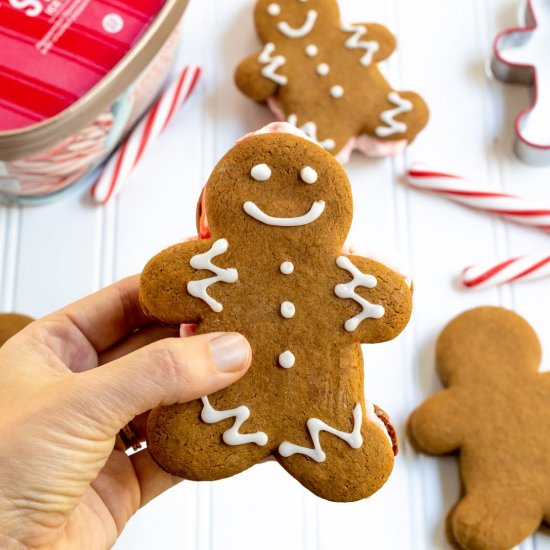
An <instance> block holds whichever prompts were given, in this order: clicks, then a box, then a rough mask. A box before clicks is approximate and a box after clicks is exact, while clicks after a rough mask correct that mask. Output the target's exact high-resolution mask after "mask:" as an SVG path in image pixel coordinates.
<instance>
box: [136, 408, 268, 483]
mask: <svg viewBox="0 0 550 550" xmlns="http://www.w3.org/2000/svg"><path fill="white" fill-rule="evenodd" d="M210 401H212V399H210ZM210 401H209V400H206V401H205V402H203V401H201V400H197V401H193V402H191V403H185V404H180V405H172V406H170V407H160V408H158V409H155V410H153V411H152V412H151V414H150V416H149V421H148V424H147V444H148V448H149V452H150V453H151V455H152V456H153V458H154V459H155V461H156V462H157V463H158V464H159V465H160V466H161V467H162V468H163V469H164V470H166V471H167V472H169V473H170V474H172V475H176V476H179V477H182V478H184V479H190V480H193V481H213V480H216V479H223V478H227V477H230V476H232V475H235V474H237V473H239V472H242V471H244V470H246V469H248V468H250V467H251V466H253V465H254V464H256V463H258V462H260V461H261V460H263V459H265V458H267V457H268V456H269V454H270V446H269V437H268V435H267V434H265V433H263V432H260V431H257V430H256V428H255V425H254V422H253V417H252V418H251V416H250V415H251V412H250V410H249V409H248V408H247V407H244V406H238V407H235V408H233V409H231V408H229V407H224V406H221V403H220V404H219V405H218V404H217V405H216V406H217V408H214V407H213V406H212V404H211V403H210ZM216 403H219V399H218V400H216Z"/></svg>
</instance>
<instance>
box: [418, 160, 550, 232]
mask: <svg viewBox="0 0 550 550" xmlns="http://www.w3.org/2000/svg"><path fill="white" fill-rule="evenodd" d="M407 180H408V182H409V184H410V185H411V186H412V187H415V188H417V189H422V190H424V191H431V192H433V193H437V194H439V195H441V196H443V197H445V198H447V199H450V200H452V201H454V202H458V203H460V204H462V205H464V206H467V207H469V208H472V209H474V210H478V211H483V212H487V213H489V214H494V215H497V216H500V217H502V218H505V219H507V220H510V221H513V222H515V223H519V224H522V225H527V226H530V227H535V228H538V229H544V230H547V229H550V206H541V205H539V204H536V203H534V202H532V201H530V200H527V199H524V198H522V197H518V196H515V195H509V194H507V193H499V192H495V191H490V190H487V188H486V187H483V186H479V185H476V184H475V183H472V182H470V181H468V180H466V179H465V178H463V177H461V176H457V175H456V174H450V173H446V172H441V171H437V170H431V169H427V168H426V167H424V166H423V165H417V164H413V165H412V166H411V167H410V168H409V170H408V171H407Z"/></svg>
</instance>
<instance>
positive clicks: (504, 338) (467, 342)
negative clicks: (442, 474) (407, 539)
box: [409, 307, 550, 550]
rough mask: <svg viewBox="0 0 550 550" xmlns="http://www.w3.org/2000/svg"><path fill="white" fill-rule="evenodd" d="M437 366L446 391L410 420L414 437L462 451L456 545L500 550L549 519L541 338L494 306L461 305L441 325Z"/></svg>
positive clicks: (546, 382) (546, 386)
mask: <svg viewBox="0 0 550 550" xmlns="http://www.w3.org/2000/svg"><path fill="white" fill-rule="evenodd" d="M436 358H437V369H438V372H439V375H440V377H441V380H442V382H443V384H444V386H445V387H446V388H447V389H446V390H444V391H442V392H440V393H438V394H436V395H434V396H433V397H431V398H430V399H428V400H427V401H426V402H425V403H424V404H423V405H422V406H421V407H419V408H418V409H417V410H416V411H415V412H414V413H413V415H412V416H411V418H410V421H409V433H410V436H411V439H412V441H413V443H414V444H415V445H416V446H417V447H418V448H419V449H420V450H422V451H425V452H427V453H430V454H435V455H441V454H446V453H451V452H453V451H459V452H460V471H461V478H462V482H463V486H464V497H463V498H462V499H461V500H460V502H459V503H458V504H457V505H456V506H455V508H454V509H453V510H452V512H451V514H450V515H449V520H448V534H449V538H450V540H451V542H452V543H454V544H455V545H457V546H458V547H460V548H464V549H471V550H505V549H509V548H512V547H514V546H515V545H516V544H519V543H520V542H521V541H522V540H523V539H525V538H527V537H528V536H529V535H531V534H532V533H533V532H534V531H535V530H536V529H537V528H538V527H539V526H540V524H541V522H542V521H546V522H548V521H549V520H550V494H549V492H548V487H549V483H550V439H549V438H548V433H549V432H550V374H549V373H541V372H538V366H539V362H540V358H541V349H540V343H539V340H538V338H537V336H536V334H535V332H534V331H533V329H532V328H531V327H530V326H529V325H528V324H527V322H526V321H525V320H523V319H522V318H521V317H519V316H518V315H517V314H515V313H513V312H512V311H508V310H506V309H502V308H498V307H481V308H477V309H474V310H471V311H468V312H466V313H463V314H462V315H460V316H459V317H457V318H456V319H454V320H453V321H452V322H451V323H450V324H449V325H448V326H447V327H446V328H445V330H444V331H443V332H442V334H441V336H440V337H439V340H438V342H437V349H436Z"/></svg>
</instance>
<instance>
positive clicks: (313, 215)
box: [243, 201, 325, 227]
mask: <svg viewBox="0 0 550 550" xmlns="http://www.w3.org/2000/svg"><path fill="white" fill-rule="evenodd" d="M243 208H244V211H245V212H246V213H247V214H248V215H249V216H250V217H251V218H254V219H255V220H257V221H259V222H261V223H265V224H266V225H275V226H278V227H300V226H302V225H308V224H310V223H313V222H314V221H315V220H317V219H318V218H319V217H320V216H321V214H322V213H323V212H324V211H325V201H316V202H314V203H313V204H312V205H311V208H310V210H309V212H308V213H307V214H304V215H303V216H298V217H295V218H276V217H273V216H270V215H269V214H266V213H265V212H263V211H262V210H261V208H260V207H259V206H257V205H256V204H255V203H253V202H252V201H247V202H245V203H244V206H243Z"/></svg>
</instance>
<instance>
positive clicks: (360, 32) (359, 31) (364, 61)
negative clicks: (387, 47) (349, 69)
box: [342, 25, 380, 67]
mask: <svg viewBox="0 0 550 550" xmlns="http://www.w3.org/2000/svg"><path fill="white" fill-rule="evenodd" d="M342 30H343V31H344V32H352V33H354V35H353V36H352V37H350V38H348V40H346V48H348V49H350V50H354V49H356V48H362V49H364V50H365V55H363V57H362V58H361V59H360V61H359V62H360V63H361V65H363V67H368V66H369V65H370V64H371V63H372V60H373V58H374V54H375V53H376V52H377V51H378V50H379V49H380V44H378V42H376V41H375V40H363V41H361V38H362V37H363V36H364V35H365V34H367V32H368V31H367V27H365V26H363V25H359V26H357V25H342Z"/></svg>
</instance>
